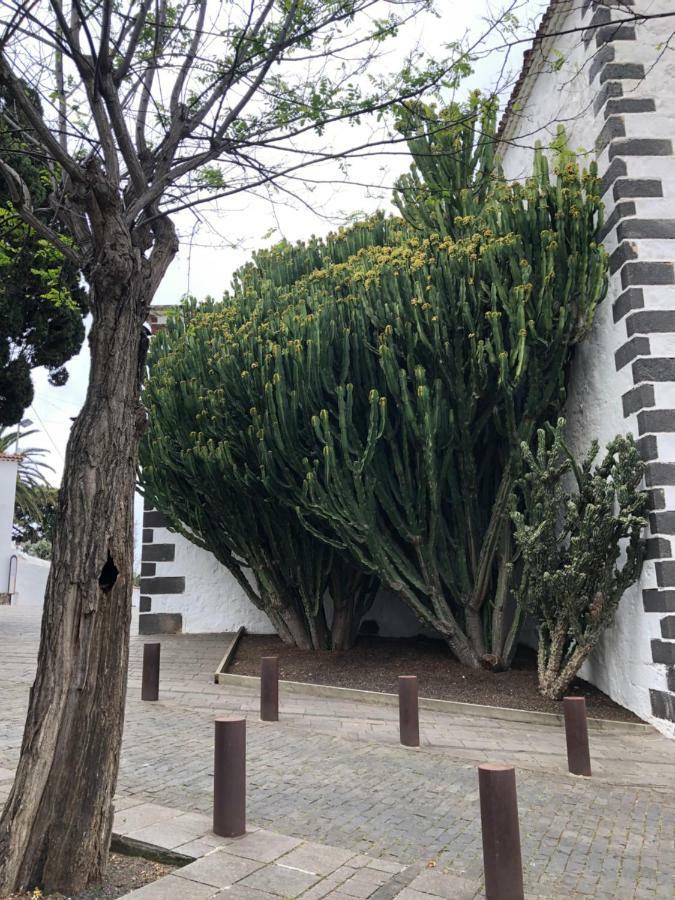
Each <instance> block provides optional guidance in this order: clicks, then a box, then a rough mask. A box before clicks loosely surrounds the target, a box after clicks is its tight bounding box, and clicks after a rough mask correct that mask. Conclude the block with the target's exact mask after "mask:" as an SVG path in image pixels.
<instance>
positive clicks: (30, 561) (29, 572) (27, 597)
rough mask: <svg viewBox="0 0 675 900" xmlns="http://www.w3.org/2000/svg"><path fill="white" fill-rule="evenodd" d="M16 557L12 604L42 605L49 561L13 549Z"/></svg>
mask: <svg viewBox="0 0 675 900" xmlns="http://www.w3.org/2000/svg"><path fill="white" fill-rule="evenodd" d="M15 552H16V554H17V557H18V565H17V572H16V594H14V595H13V597H12V606H19V607H27V606H30V607H36V606H37V607H40V608H41V607H42V604H43V602H44V597H45V588H46V586H47V578H48V577H49V568H50V562H49V560H46V559H38V558H37V557H36V556H29V555H28V554H27V553H23V552H22V551H20V550H19V551H15Z"/></svg>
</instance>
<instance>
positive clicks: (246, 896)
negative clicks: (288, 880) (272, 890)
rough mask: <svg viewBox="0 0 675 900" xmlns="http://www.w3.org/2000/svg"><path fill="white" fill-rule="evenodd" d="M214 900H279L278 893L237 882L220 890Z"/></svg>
mask: <svg viewBox="0 0 675 900" xmlns="http://www.w3.org/2000/svg"><path fill="white" fill-rule="evenodd" d="M214 900H278V894H268V893H267V891H256V889H255V888H250V887H246V886H245V885H243V884H235V885H233V886H232V887H231V888H225V890H224V891H218V893H217V894H216V895H215V897H214ZM303 900H304V897H303Z"/></svg>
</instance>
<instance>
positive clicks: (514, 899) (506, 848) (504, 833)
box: [478, 763, 525, 900]
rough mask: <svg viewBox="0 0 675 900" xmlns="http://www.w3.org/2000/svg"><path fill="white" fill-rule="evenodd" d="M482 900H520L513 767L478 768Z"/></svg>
mask: <svg viewBox="0 0 675 900" xmlns="http://www.w3.org/2000/svg"><path fill="white" fill-rule="evenodd" d="M478 790H479V793H480V818H481V826H482V829H483V867H484V869H485V896H486V900H523V898H524V896H525V895H524V892H523V864H522V860H521V856H520V828H519V825H518V799H517V796H516V772H515V769H514V768H513V766H506V765H502V764H500V763H483V764H482V765H480V766H478Z"/></svg>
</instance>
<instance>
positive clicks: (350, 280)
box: [233, 99, 606, 667]
mask: <svg viewBox="0 0 675 900" xmlns="http://www.w3.org/2000/svg"><path fill="white" fill-rule="evenodd" d="M472 103H473V105H472V107H470V108H469V110H468V111H467V110H464V111H462V114H461V118H462V121H461V124H460V125H459V126H458V127H457V128H456V129H455V128H452V127H450V128H449V129H447V131H445V132H437V130H436V128H435V127H431V128H429V129H428V131H427V132H426V133H425V132H424V131H421V132H420V133H419V134H417V135H416V136H415V138H414V139H413V140H412V141H411V150H412V152H413V155H414V156H415V155H416V156H417V159H418V166H419V168H418V171H417V173H414V174H413V175H411V176H410V177H408V178H406V179H402V180H401V183H400V186H399V192H398V195H397V202H398V204H399V208H400V209H401V211H402V212H403V214H404V216H405V220H406V222H407V223H408V229H407V235H406V234H405V229H404V228H403V226H400V225H396V226H392V227H393V228H394V233H395V235H396V237H397V240H395V241H394V242H390V243H389V244H387V245H377V246H363V247H362V248H361V249H360V250H359V251H358V252H357V253H356V254H355V255H354V256H353V257H352V258H350V259H349V260H347V261H346V262H341V261H340V262H337V263H334V264H331V265H328V264H326V263H325V260H324V263H323V264H322V266H321V268H318V269H317V270H315V271H313V272H310V273H309V274H307V275H302V276H301V277H300V278H298V279H297V280H295V281H294V283H293V284H292V285H289V286H288V287H285V286H284V287H280V285H282V284H284V283H285V278H284V273H285V272H288V271H289V269H288V265H287V263H286V262H285V260H284V259H283V257H284V253H285V251H284V250H282V251H281V253H280V260H279V266H280V269H279V270H277V277H276V279H268V281H267V287H266V293H267V296H268V298H269V296H270V295H274V296H275V297H281V296H283V303H281V304H277V305H276V306H275V305H274V304H270V302H269V299H268V300H267V301H266V309H267V312H266V313H265V315H264V316H263V318H262V319H255V317H254V318H253V319H251V321H250V322H249V323H248V324H247V326H246V327H245V328H244V329H243V330H242V331H241V332H240V333H239V334H238V335H237V342H236V343H237V346H236V351H233V352H236V354H237V358H238V359H239V360H240V362H241V368H242V371H243V372H244V373H245V375H244V378H245V380H246V381H247V383H248V384H249V386H250V389H251V397H252V402H251V405H252V407H253V411H252V423H253V428H254V429H255V431H256V433H257V435H258V437H259V441H260V444H259V450H260V461H261V464H262V466H263V477H264V478H265V480H266V483H267V484H268V486H269V488H270V490H271V491H272V492H274V493H276V494H278V496H280V497H285V498H287V500H288V502H290V503H291V504H292V505H297V507H298V510H299V513H300V515H301V517H302V520H303V522H304V524H305V526H306V527H307V528H308V529H310V530H312V531H313V533H315V534H316V535H317V536H319V537H322V538H323V539H325V540H330V541H333V542H335V543H336V544H337V545H338V546H342V547H345V548H347V549H348V550H349V551H350V552H351V553H352V554H353V555H354V556H355V557H356V558H357V559H358V560H359V562H360V563H361V564H362V565H364V566H367V567H369V568H370V569H371V570H372V571H374V572H376V573H377V574H378V576H379V577H380V578H381V579H382V581H383V582H384V583H386V584H387V585H389V586H390V587H391V588H392V589H394V590H396V591H398V592H399V593H400V595H401V596H402V597H403V598H404V599H405V600H406V602H407V603H408V604H409V605H410V606H411V607H412V609H413V610H414V611H415V613H416V614H417V615H418V617H419V618H420V620H421V621H423V622H425V623H426V624H430V625H432V626H434V627H435V628H436V629H437V630H439V631H440V632H441V633H442V634H444V635H445V636H446V638H447V640H448V642H449V644H450V646H451V647H452V649H453V650H454V651H455V653H456V654H457V656H458V657H459V658H460V659H462V660H463V661H464V662H466V663H467V664H469V665H473V666H477V665H481V664H484V665H492V666H495V667H499V666H502V665H505V664H507V663H508V657H509V654H510V651H511V649H512V647H513V640H514V637H515V634H516V633H517V628H518V624H519V620H518V613H517V611H516V612H514V610H513V609H510V608H508V606H507V603H506V601H507V598H508V596H509V573H510V571H511V569H510V565H509V564H510V562H511V530H512V529H511V523H510V521H509V517H508V511H507V506H508V498H509V495H510V493H511V486H512V479H513V477H514V467H515V466H517V463H518V460H519V457H520V450H519V447H520V443H521V441H528V440H530V439H531V437H532V434H533V433H534V431H535V429H536V428H537V427H538V426H539V425H540V424H541V423H542V422H544V421H547V420H549V419H552V418H553V419H555V417H556V416H557V414H558V411H559V410H560V407H561V404H562V402H563V399H564V377H565V368H566V365H567V362H568V361H569V358H570V354H571V352H572V348H573V346H574V345H575V344H576V343H577V342H578V341H579V340H580V339H581V338H582V337H583V336H584V335H585V334H586V333H587V332H588V330H589V328H590V326H591V323H592V320H593V314H594V311H595V308H596V305H597V303H598V302H599V301H600V300H601V299H602V297H603V295H604V291H605V289H606V260H605V256H604V253H603V251H602V249H601V248H600V247H598V245H597V244H596V243H595V242H594V240H593V236H594V233H595V229H596V225H597V221H598V216H599V208H600V200H599V196H598V181H597V176H596V173H595V169H594V168H592V169H591V171H590V172H589V173H585V174H584V175H580V174H579V172H578V171H577V168H576V166H575V165H574V164H572V163H567V164H566V166H565V167H564V168H563V170H562V171H560V172H559V173H558V174H557V177H556V179H555V180H554V181H553V183H551V181H550V179H549V170H548V163H547V159H546V157H545V155H544V154H543V153H542V152H541V151H537V153H536V154H535V161H534V170H533V175H532V177H531V178H530V179H529V180H528V181H527V182H526V183H525V184H524V185H520V184H507V183H506V182H505V181H504V180H503V179H502V178H501V177H500V173H499V170H498V167H497V166H496V164H495V162H494V158H493V156H492V145H491V144H490V142H489V141H487V140H485V134H486V131H488V129H489V124H490V121H489V120H490V118H491V117H492V116H493V107H492V105H491V104H490V103H488V104H484V103H481V101H479V100H477V99H474V100H473V101H472ZM472 112H473V116H472V115H471V113H472ZM476 120H479V121H480V123H481V126H480V128H476V127H475V126H474V125H473V123H475V121H476ZM479 132H480V134H481V138H480V139H478V138H477V134H478V133H479ZM467 148H471V152H469V151H468V149H467ZM455 151H456V157H455V158H453V159H452V160H451V161H449V157H452V154H453V152H455ZM451 162H452V164H451ZM420 173H422V174H423V178H420ZM432 176H433V177H432ZM453 212H454V213H457V214H456V215H454V216H453V215H452V213H453ZM444 215H445V216H447V217H448V221H447V223H446V224H445V227H444V228H443V229H442V231H441V229H440V228H437V229H436V230H434V231H432V230H430V229H431V228H432V227H433V226H434V225H435V224H436V223H442V222H443V216H444ZM450 217H451V218H450ZM271 255H272V256H273V254H271ZM267 262H269V259H268V260H267ZM282 266H284V269H283V272H282V271H281V267H282ZM249 274H250V273H249ZM293 275H294V273H292V274H291V278H292V277H293ZM256 277H257V278H258V280H260V277H261V276H260V273H258V275H257V276H256ZM289 280H291V279H289ZM246 283H247V276H244V277H243V279H242V283H241V285H240V288H241V289H242V290H245V285H246ZM272 283H273V285H274V286H273V287H272V286H271V285H272ZM263 293H265V291H263ZM284 304H285V308H284ZM273 310H274V311H273Z"/></svg>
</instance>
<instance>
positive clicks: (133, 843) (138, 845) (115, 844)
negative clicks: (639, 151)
mask: <svg viewBox="0 0 675 900" xmlns="http://www.w3.org/2000/svg"><path fill="white" fill-rule="evenodd" d="M169 821H172V820H169ZM110 849H111V850H112V852H113V853H122V854H123V855H124V856H140V857H142V858H143V859H149V860H150V861H151V862H158V863H165V864H166V865H169V866H178V867H179V868H180V867H182V866H187V865H189V864H190V863H192V862H195V857H194V856H187V855H186V854H185V853H179V852H178V851H177V850H166V849H165V848H164V847H158V846H157V844H148V843H146V842H145V841H139V840H137V839H136V838H132V837H129V836H128V835H126V834H115V833H114V832H113V835H112V837H111V839H110ZM157 880H158V881H159V880H160V879H157ZM150 884H154V882H150Z"/></svg>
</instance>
